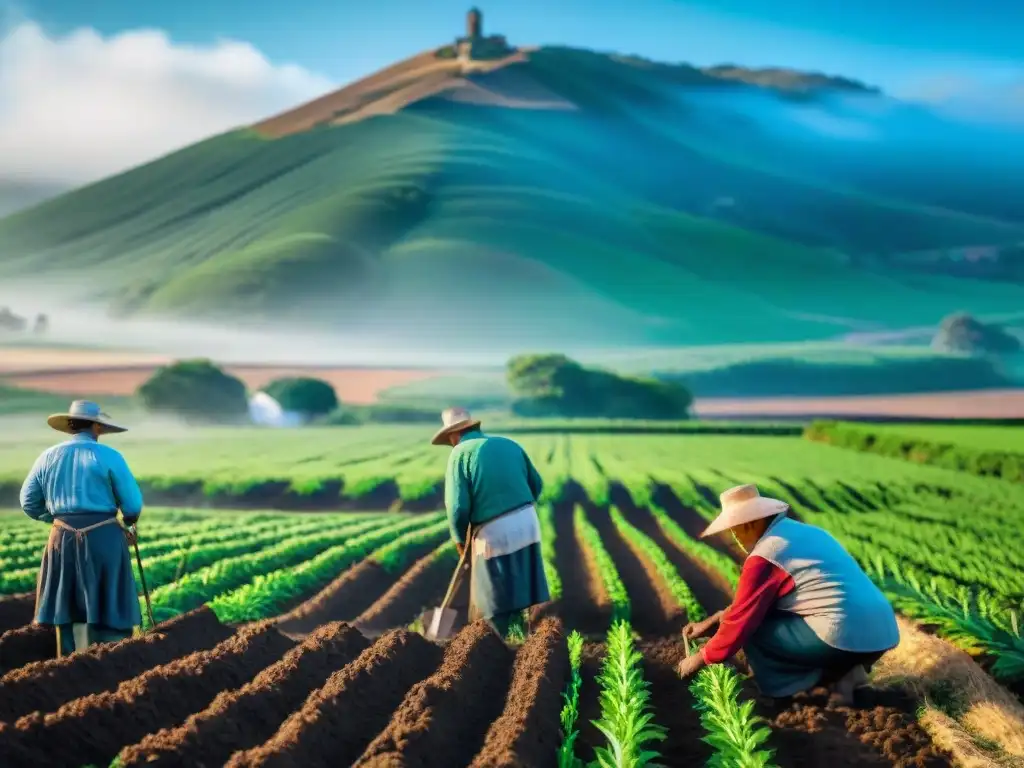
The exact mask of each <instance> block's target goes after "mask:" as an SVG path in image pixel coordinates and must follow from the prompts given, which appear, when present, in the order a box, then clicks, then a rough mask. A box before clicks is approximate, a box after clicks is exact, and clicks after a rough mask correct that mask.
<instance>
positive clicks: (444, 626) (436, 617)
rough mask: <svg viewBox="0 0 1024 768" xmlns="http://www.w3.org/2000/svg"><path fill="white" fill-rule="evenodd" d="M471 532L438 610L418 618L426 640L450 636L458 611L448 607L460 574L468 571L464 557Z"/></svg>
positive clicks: (467, 550) (432, 609) (434, 609)
mask: <svg viewBox="0 0 1024 768" xmlns="http://www.w3.org/2000/svg"><path fill="white" fill-rule="evenodd" d="M472 533H473V532H472V530H471V531H470V535H469V536H467V537H466V546H465V548H464V549H463V550H462V556H461V557H460V558H459V564H458V565H457V566H455V573H453V574H452V580H451V581H450V582H449V583H448V591H447V592H445V595H444V600H442V601H441V606H440V607H439V608H431V609H430V610H428V611H424V612H423V614H422V615H421V616H420V620H421V621H422V623H423V627H424V632H423V636H424V637H425V638H427V640H431V641H434V642H436V641H438V640H445V639H447V638H448V637H450V636H451V634H452V627H453V626H455V619H456V617H457V616H458V611H456V610H455V609H453V608H449V607H448V606H449V605H450V604H451V602H452V598H453V597H455V590H456V588H457V587H458V586H459V581H460V579H461V578H462V574H463V573H464V572H465V571H466V570H468V568H469V564H468V563H467V562H466V555H467V554H468V553H469V550H470V547H472V542H473V536H472Z"/></svg>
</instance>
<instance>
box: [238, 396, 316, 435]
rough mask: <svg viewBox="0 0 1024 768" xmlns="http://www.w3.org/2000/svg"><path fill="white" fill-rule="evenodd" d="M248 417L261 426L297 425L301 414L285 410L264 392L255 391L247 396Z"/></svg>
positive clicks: (299, 423)
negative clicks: (249, 396)
mask: <svg viewBox="0 0 1024 768" xmlns="http://www.w3.org/2000/svg"><path fill="white" fill-rule="evenodd" d="M249 418H250V419H252V422H253V424H258V425H260V426H261V427H298V426H300V425H301V424H302V422H303V418H302V414H299V413H295V412H294V411H286V410H285V409H284V408H282V407H281V404H280V403H279V402H277V400H275V399H274V398H272V397H271V396H270V395H268V394H267V393H266V392H257V393H256V394H255V395H253V396H252V397H251V398H249Z"/></svg>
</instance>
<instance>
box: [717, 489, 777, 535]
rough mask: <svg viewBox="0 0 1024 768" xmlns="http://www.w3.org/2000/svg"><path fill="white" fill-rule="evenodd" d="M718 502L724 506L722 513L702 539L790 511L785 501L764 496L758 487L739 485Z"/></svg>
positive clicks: (720, 497)
mask: <svg viewBox="0 0 1024 768" xmlns="http://www.w3.org/2000/svg"><path fill="white" fill-rule="evenodd" d="M718 501H719V502H720V503H721V505H722V511H721V512H720V513H719V514H718V517H716V518H715V519H714V520H712V521H711V525H709V526H708V527H707V528H705V529H704V532H703V533H702V534H701V535H700V537H701V538H702V539H703V538H706V537H708V536H714V535H715V534H716V533H721V532H722V531H727V530H729V529H730V528H735V527H736V526H737V525H743V524H744V523H751V522H753V521H754V520H761V519H763V518H765V517H772V516H773V515H778V514H780V513H781V512H785V511H786V510H788V509H789V504H787V503H786V502H784V501H779V500H778V499H770V498H768V497H767V496H762V495H761V494H760V492H759V491H758V490H757V486H756V485H738V486H736V487H735V488H730V489H729V490H728V491H725V492H724V493H722V494H721V495H720V496H719V497H718Z"/></svg>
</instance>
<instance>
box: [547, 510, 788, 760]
mask: <svg viewBox="0 0 1024 768" xmlns="http://www.w3.org/2000/svg"><path fill="white" fill-rule="evenodd" d="M610 514H611V517H612V521H613V523H614V525H615V527H616V530H617V531H618V532H619V534H620V535H622V536H623V538H624V540H626V541H627V542H629V543H630V545H631V546H632V547H633V549H634V550H635V551H636V552H637V553H638V555H639V556H640V558H641V559H642V560H644V561H646V563H647V564H648V565H649V566H650V567H651V568H652V569H653V570H654V572H655V573H656V574H657V577H658V578H659V579H660V580H661V581H662V583H663V585H664V586H665V587H666V588H667V589H668V591H669V593H670V594H671V595H672V597H673V598H674V599H675V600H676V602H677V603H678V604H679V606H680V607H682V608H684V609H685V610H686V612H687V619H688V620H692V621H699V620H700V619H702V618H704V617H705V616H706V615H707V612H706V610H705V608H704V606H702V605H701V604H700V603H699V602H698V601H697V599H696V598H695V596H694V594H693V592H692V590H691V589H690V587H689V585H687V584H686V582H685V581H684V580H683V579H682V578H681V577H680V575H679V573H678V572H677V571H676V569H675V568H674V566H673V565H672V564H671V562H670V561H669V559H668V557H667V555H666V553H665V552H664V551H663V550H662V549H661V548H660V547H659V546H658V545H657V544H656V543H655V542H654V541H653V540H652V539H650V538H649V537H648V536H646V535H645V534H643V533H642V532H641V531H640V530H639V529H638V528H637V527H636V526H634V525H633V524H632V523H630V522H629V521H628V520H627V518H626V516H625V515H623V514H622V512H621V511H620V510H619V509H617V508H615V507H613V508H611V509H610ZM662 514H663V516H664V517H666V518H667V515H664V513H662ZM574 525H575V528H576V530H577V531H578V535H579V539H580V541H581V543H582V546H583V547H584V551H585V557H586V558H587V559H588V560H590V561H591V562H592V563H593V564H594V567H595V568H596V569H597V571H598V574H599V577H600V580H601V582H602V584H603V585H604V588H605V590H606V591H607V593H608V594H609V596H610V599H611V603H612V624H611V626H610V628H609V630H608V633H607V638H606V643H605V656H604V659H603V661H602V666H601V671H600V674H599V675H598V676H597V684H598V687H599V692H598V696H599V702H600V717H599V718H598V719H597V720H594V721H593V725H594V726H595V727H596V728H597V730H598V731H599V732H600V733H601V734H602V736H603V737H604V744H602V745H597V746H595V748H594V754H595V762H594V763H592V764H591V765H597V766H600V768H613V767H614V768H619V767H620V766H636V767H637V768H640V767H641V766H647V765H655V764H657V762H658V761H659V758H660V755H659V752H658V751H657V749H656V747H655V744H656V743H657V742H661V741H663V740H664V739H665V738H666V736H667V733H668V731H667V729H666V728H664V727H662V726H661V725H659V724H657V723H656V722H655V720H654V718H655V713H654V711H653V710H652V708H651V705H650V693H649V683H648V682H647V681H646V680H645V679H644V675H643V664H642V663H643V654H642V653H641V652H640V651H639V650H638V649H637V648H636V646H635V644H634V640H633V634H634V633H633V630H632V627H631V626H630V623H629V620H628V618H626V617H625V616H624V615H623V614H625V613H627V612H628V606H629V604H630V602H629V595H628V593H627V592H626V589H625V587H624V586H623V585H622V584H623V582H622V579H621V577H620V575H619V572H618V569H617V567H616V564H615V561H614V559H613V558H612V557H611V556H610V554H609V553H608V550H607V548H606V547H605V545H604V543H603V542H602V540H601V536H600V534H599V533H598V531H597V529H596V528H595V527H594V526H593V525H592V523H590V521H589V520H588V519H587V516H586V512H585V511H584V510H583V509H582V507H578V506H577V507H576V508H575V510H574ZM677 533H678V535H679V536H680V537H682V538H686V539H688V537H686V534H685V533H683V532H682V530H681V529H678V530H677ZM690 543H691V544H694V545H697V546H698V547H702V546H704V545H700V544H699V543H698V542H692V540H691V542H690ZM684 551H685V550H684ZM567 642H568V645H569V658H570V667H571V671H570V678H569V682H568V684H567V686H566V690H565V691H564V693H563V708H562V711H561V728H562V742H561V745H560V747H559V751H558V765H559V768H581V766H582V765H583V761H582V760H580V759H579V756H578V754H577V750H576V743H577V740H578V738H579V729H578V719H579V711H580V696H581V690H582V686H583V679H582V676H581V674H580V665H581V657H582V652H583V639H582V637H580V636H579V635H578V634H570V636H569V637H568V638H567ZM692 691H693V693H694V697H695V704H694V706H695V708H696V709H697V711H698V712H700V716H701V722H702V724H703V725H704V728H705V730H706V732H707V735H706V736H705V741H706V742H707V743H708V744H710V745H711V746H712V747H713V748H714V750H715V753H714V755H713V757H712V759H711V761H710V762H709V765H715V766H720V767H721V768H725V767H726V766H730V767H731V766H741V767H742V768H755V767H759V768H766V767H767V766H769V765H770V760H771V756H772V753H771V751H769V750H765V749H762V748H761V745H762V744H763V743H764V741H765V740H766V739H767V737H768V735H769V734H770V730H769V729H768V728H767V727H766V726H764V725H763V721H761V719H760V718H757V717H755V716H754V715H753V706H754V702H753V701H752V700H746V701H741V691H740V686H739V677H738V676H737V674H736V672H735V671H734V670H732V669H731V668H730V667H727V666H724V665H713V666H712V667H709V668H707V669H705V670H702V672H701V673H700V674H699V675H698V676H697V678H696V679H695V681H694V683H693V685H692ZM738 756H742V759H740V760H739V762H737V757H738Z"/></svg>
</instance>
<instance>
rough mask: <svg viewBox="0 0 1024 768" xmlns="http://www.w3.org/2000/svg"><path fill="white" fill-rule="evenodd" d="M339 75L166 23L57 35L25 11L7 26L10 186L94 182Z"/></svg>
mask: <svg viewBox="0 0 1024 768" xmlns="http://www.w3.org/2000/svg"><path fill="white" fill-rule="evenodd" d="M331 85H332V84H331V83H330V81H328V80H326V79H325V78H323V77H321V76H319V75H316V74H314V73H311V72H309V71H307V70H305V69H303V68H301V67H298V66H295V65H291V64H283V65H278V64H273V63H271V62H270V61H268V60H267V59H266V58H265V57H264V56H263V55H262V54H261V53H260V52H259V51H258V50H256V49H255V48H254V47H253V46H251V45H249V44H248V43H242V42H236V41H230V40H223V41H219V42H217V43H216V44H213V45H209V46H203V47H198V46H189V45H181V44H176V43H174V42H173V41H171V40H170V39H169V38H168V37H167V35H166V34H164V33H163V32H160V31H156V30H136V31H130V32H124V33H122V34H118V35H114V36H111V37H103V36H101V35H100V34H98V33H97V32H96V31H94V30H91V29H78V30H75V31H73V32H71V33H69V34H67V35H66V36H63V37H54V36H50V35H48V34H47V33H46V32H45V31H44V30H43V29H42V28H41V27H40V26H39V25H38V24H35V23H33V22H31V21H25V20H23V19H19V20H18V21H17V22H16V23H14V24H12V25H10V26H9V27H8V28H7V30H6V34H5V33H4V31H3V30H2V29H0V184H3V183H4V182H7V183H11V182H19V183H29V182H47V183H54V182H57V183H60V184H66V185H69V186H71V185H75V184H79V183H83V182H87V181H92V180H95V179H98V178H101V177H103V176H107V175H109V174H111V173H115V172H117V171H121V170H124V169H126V168H129V167H131V166H133V165H137V164H139V163H142V162H145V161H147V160H151V159H153V158H155V157H158V156H159V155H162V154H165V153H167V152H169V151H171V150H174V149H178V148H180V147H183V146H186V145H188V144H190V143H192V142H194V141H197V140H199V139H203V138H206V137H208V136H211V135H213V134H216V133H220V132H222V131H225V130H228V129H231V128H234V127H237V126H240V125H246V124H248V123H252V122H254V121H257V120H259V119H262V118H265V117H268V116H270V115H271V114H274V113H275V112H278V111H280V110H283V109H287V108H289V107H292V106H295V105H297V104H298V103H301V102H302V101H304V100H307V99H310V98H312V97H315V96H318V95H320V94H322V93H324V92H325V91H327V90H329V89H330V88H331Z"/></svg>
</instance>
